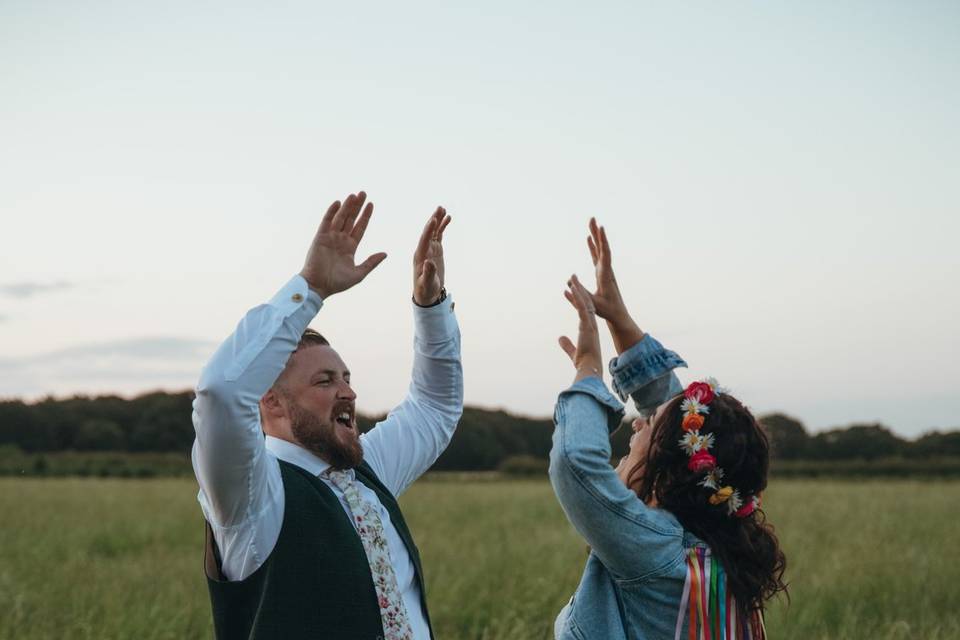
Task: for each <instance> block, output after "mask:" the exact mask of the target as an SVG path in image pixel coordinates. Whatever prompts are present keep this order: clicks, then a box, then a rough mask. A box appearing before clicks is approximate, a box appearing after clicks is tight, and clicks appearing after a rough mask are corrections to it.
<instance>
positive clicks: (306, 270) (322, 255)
mask: <svg viewBox="0 0 960 640" xmlns="http://www.w3.org/2000/svg"><path fill="white" fill-rule="evenodd" d="M366 199H367V194H366V193H364V192H363V191H361V192H360V193H357V194H353V193H351V194H350V195H349V196H347V197H346V199H345V200H344V201H343V204H341V203H340V201H339V200H337V201H336V202H334V203H333V204H331V205H330V208H329V209H327V212H326V214H324V216H323V220H321V221H320V228H319V229H317V233H316V235H315V236H313V242H311V243H310V250H309V251H307V259H306V260H305V261H304V263H303V269H302V270H301V271H300V275H301V276H303V279H304V280H306V281H307V284H308V285H310V288H311V289H313V290H314V291H316V292H317V293H318V294H319V295H320V297H321V298H329V297H330V296H332V295H333V294H335V293H339V292H341V291H346V290H347V289H349V288H350V287H352V286H353V285H355V284H357V283H358V282H360V281H361V280H363V279H364V278H366V277H367V274H369V273H370V272H371V271H373V269H374V267H376V266H377V265H378V264H380V263H381V262H383V260H384V258H386V257H387V254H385V253H382V252H381V253H375V254H373V255H372V256H370V257H369V258H367V259H366V260H364V261H363V262H361V263H360V264H355V263H354V256H355V254H356V253H357V246H358V245H359V244H360V240H361V239H363V234H364V232H365V231H366V230H367V224H369V222H370V216H371V215H373V203H372V202H368V203H367V206H366V207H364V206H363V203H364V202H365V201H366ZM361 208H362V209H363V213H360V209H361ZM358 214H359V219H358V217H357V216H358Z"/></svg>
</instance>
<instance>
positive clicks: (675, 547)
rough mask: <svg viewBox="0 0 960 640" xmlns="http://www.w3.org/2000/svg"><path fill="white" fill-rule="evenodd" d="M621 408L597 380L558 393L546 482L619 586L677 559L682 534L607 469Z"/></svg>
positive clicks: (671, 520) (665, 515) (663, 513)
mask: <svg viewBox="0 0 960 640" xmlns="http://www.w3.org/2000/svg"><path fill="white" fill-rule="evenodd" d="M622 417H623V405H622V404H620V402H619V401H617V399H616V398H614V397H613V395H612V394H611V393H610V392H609V391H608V390H607V388H606V386H604V384H603V382H602V381H601V380H600V379H599V378H597V377H590V378H586V379H584V380H580V381H579V382H577V383H576V384H574V385H573V386H572V387H570V388H569V389H567V390H566V391H564V392H563V393H561V394H560V397H559V398H558V399H557V406H556V409H555V412H554V422H555V428H554V432H553V448H552V449H551V451H550V482H551V484H552V485H553V490H554V491H555V492H556V494H557V499H558V500H559V501H560V506H562V507H563V510H564V512H565V513H566V515H567V518H568V519H569V520H570V523H571V524H572V525H573V526H574V528H575V529H576V530H577V531H578V532H579V533H580V535H581V536H583V538H584V539H585V540H586V541H587V543H588V544H589V545H590V546H591V547H592V548H593V552H594V553H595V554H596V555H597V557H598V558H599V559H600V561H601V562H602V563H603V564H604V566H605V567H606V568H607V569H608V570H609V571H610V572H611V574H613V575H614V577H615V578H617V579H620V580H637V579H643V578H647V577H653V576H655V575H657V574H659V573H660V572H662V571H666V570H668V569H669V568H670V567H672V566H674V565H675V564H676V562H677V561H678V559H679V558H681V557H682V554H683V528H682V527H681V526H680V524H679V523H678V522H677V520H676V519H675V518H674V517H673V516H672V515H671V514H669V513H667V512H666V511H662V510H660V509H652V508H650V507H648V506H646V505H645V504H643V502H641V501H640V499H639V498H638V497H637V495H636V494H635V493H634V492H633V491H631V490H630V489H628V488H627V487H626V486H625V485H624V484H623V483H622V482H621V481H620V478H619V477H617V474H616V471H614V469H613V467H612V466H611V465H610V432H611V431H612V430H614V429H615V428H616V427H617V425H619V423H620V420H621V418H622Z"/></svg>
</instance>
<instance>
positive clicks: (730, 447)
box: [629, 393, 787, 611]
mask: <svg viewBox="0 0 960 640" xmlns="http://www.w3.org/2000/svg"><path fill="white" fill-rule="evenodd" d="M682 401H683V394H681V395H679V396H677V397H675V398H673V399H672V400H670V401H669V402H668V404H667V406H665V407H664V409H663V411H662V412H661V413H660V415H659V417H658V418H657V419H656V420H654V423H653V425H652V427H651V428H652V433H651V435H650V447H649V449H648V450H647V456H646V460H643V461H641V462H640V463H638V464H637V465H636V466H635V467H634V468H633V469H631V471H630V476H629V479H630V483H629V484H630V486H631V487H632V488H633V490H634V491H635V492H636V493H637V496H639V498H640V499H641V500H643V501H644V502H645V503H647V504H656V506H658V507H660V508H662V509H665V510H667V511H669V512H670V513H672V514H673V515H674V516H675V517H676V518H677V520H679V521H680V524H681V525H682V526H683V527H684V528H685V529H686V530H687V531H690V532H691V533H693V534H694V535H695V536H697V537H698V538H700V539H701V540H703V541H704V542H706V543H707V544H708V545H709V546H710V550H711V552H712V553H713V554H715V555H716V556H717V558H718V559H719V560H720V563H721V564H722V566H723V568H724V570H725V571H726V572H727V578H728V584H729V587H730V590H731V591H732V593H733V595H734V597H736V599H737V602H738V603H739V604H740V606H741V607H742V608H743V609H744V610H745V611H749V610H755V609H760V610H763V608H764V603H765V601H766V600H768V599H769V598H771V597H772V596H773V595H774V594H776V593H779V592H781V591H782V592H786V590H787V585H786V583H784V581H783V572H784V569H785V568H786V557H785V556H784V554H783V551H781V550H780V545H779V543H778V541H777V537H776V535H774V532H773V526H772V525H770V524H769V523H767V521H766V516H765V515H764V513H763V510H762V509H757V510H755V511H754V512H753V513H752V514H751V515H749V516H747V517H745V518H738V517H734V516H731V515H730V514H729V510H728V506H727V504H725V503H722V504H719V505H713V504H710V502H709V498H710V496H711V495H712V494H713V493H714V491H713V490H712V489H708V488H706V487H704V486H701V485H700V484H699V482H700V481H701V480H703V479H704V477H705V476H706V472H699V473H695V472H693V471H690V470H689V469H688V468H687V463H688V462H689V460H690V457H689V456H688V455H687V453H686V451H685V450H684V449H683V448H682V447H681V446H680V444H679V442H680V439H681V438H682V437H683V434H684V431H683V428H682V426H681V425H682V423H683V413H684V412H683V410H682V409H681V408H680V404H681V403H682ZM709 410H710V412H709V413H707V414H705V415H704V417H705V421H704V423H703V426H702V427H701V428H700V433H701V434H704V435H705V434H708V433H712V434H714V438H715V440H714V445H713V447H712V448H711V449H710V453H712V454H713V455H714V456H715V457H716V459H717V466H719V467H720V468H722V469H723V473H724V475H723V480H722V483H721V484H722V485H729V486H732V487H734V488H736V489H737V490H738V491H739V493H740V496H742V497H743V499H744V501H746V500H749V499H750V497H751V496H755V495H759V494H760V492H762V491H763V490H764V489H765V488H766V487H767V470H768V468H769V465H770V443H769V441H768V440H767V435H766V433H764V430H763V428H762V427H761V426H760V425H759V424H758V423H757V421H756V419H754V417H753V415H752V414H751V413H750V411H749V410H748V409H747V408H746V407H744V406H743V405H742V404H741V403H740V401H738V400H737V399H736V398H734V397H732V396H730V395H728V394H725V393H724V394H718V395H717V396H716V397H715V398H714V399H713V400H712V401H711V402H710V405H709Z"/></svg>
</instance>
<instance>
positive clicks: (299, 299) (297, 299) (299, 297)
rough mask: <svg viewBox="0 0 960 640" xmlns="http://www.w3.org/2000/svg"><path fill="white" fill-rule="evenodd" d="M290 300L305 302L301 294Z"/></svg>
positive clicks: (296, 294)
mask: <svg viewBox="0 0 960 640" xmlns="http://www.w3.org/2000/svg"><path fill="white" fill-rule="evenodd" d="M290 299H291V300H293V301H294V302H303V295H302V294H299V293H295V294H293V295H292V296H290Z"/></svg>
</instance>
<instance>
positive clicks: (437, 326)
mask: <svg viewBox="0 0 960 640" xmlns="http://www.w3.org/2000/svg"><path fill="white" fill-rule="evenodd" d="M410 304H411V305H412V306H413V328H414V335H415V336H416V337H417V338H420V339H422V340H424V341H426V342H446V341H447V340H449V339H450V338H452V337H454V336H455V335H457V330H458V329H457V316H456V315H454V313H453V296H451V295H449V294H447V297H446V299H445V300H444V301H443V302H441V303H440V304H438V305H434V306H432V307H421V306H419V305H417V304H414V303H412V302H411V303H410Z"/></svg>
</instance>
